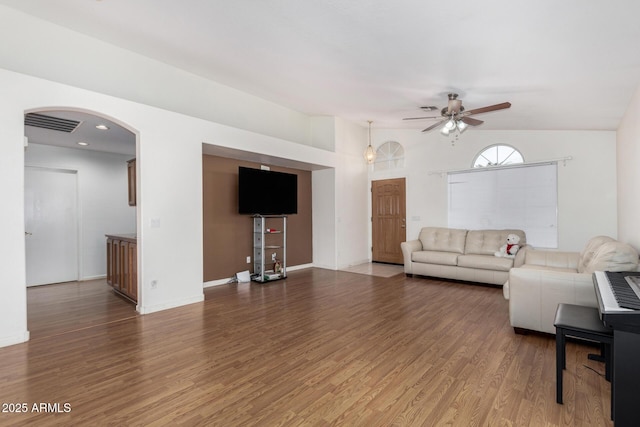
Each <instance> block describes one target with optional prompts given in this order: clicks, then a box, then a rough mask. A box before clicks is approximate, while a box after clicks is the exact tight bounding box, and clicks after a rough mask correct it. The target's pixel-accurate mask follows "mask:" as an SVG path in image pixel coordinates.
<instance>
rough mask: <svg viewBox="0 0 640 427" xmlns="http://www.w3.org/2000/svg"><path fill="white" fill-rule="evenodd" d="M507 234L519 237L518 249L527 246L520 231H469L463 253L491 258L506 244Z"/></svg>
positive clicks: (524, 237)
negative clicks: (490, 256) (489, 256)
mask: <svg viewBox="0 0 640 427" xmlns="http://www.w3.org/2000/svg"><path fill="white" fill-rule="evenodd" d="M509 234H517V235H518V237H520V243H519V245H520V247H523V246H524V245H526V244H527V241H526V236H525V234H524V231H522V230H469V232H468V233H467V241H466V245H465V248H464V253H465V254H477V255H492V256H493V255H494V253H495V252H496V251H498V250H499V249H500V247H501V246H502V245H505V244H506V243H507V236H508V235H509Z"/></svg>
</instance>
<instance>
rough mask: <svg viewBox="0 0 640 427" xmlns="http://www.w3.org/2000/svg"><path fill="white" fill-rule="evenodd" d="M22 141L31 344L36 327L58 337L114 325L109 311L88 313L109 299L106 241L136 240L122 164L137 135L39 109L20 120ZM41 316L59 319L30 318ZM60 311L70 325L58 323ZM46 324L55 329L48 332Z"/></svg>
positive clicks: (97, 120) (78, 112) (76, 114)
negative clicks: (108, 237) (122, 236)
mask: <svg viewBox="0 0 640 427" xmlns="http://www.w3.org/2000/svg"><path fill="white" fill-rule="evenodd" d="M25 137H26V138H25V227H26V228H25V262H26V266H27V275H26V276H27V286H28V290H27V296H28V304H27V314H28V319H29V329H30V332H31V336H32V337H34V336H35V337H38V336H42V335H41V334H40V331H38V330H34V329H33V327H36V329H37V328H38V326H37V325H40V326H43V327H44V329H46V330H48V331H49V332H55V333H60V332H67V331H68V330H64V329H65V328H72V329H71V330H73V329H74V328H79V327H83V326H84V325H83V322H86V323H89V324H95V323H96V322H101V321H112V320H113V313H110V309H111V308H113V305H108V304H107V305H105V306H94V307H89V305H90V304H91V301H92V300H91V298H94V300H95V301H94V303H95V304H102V303H103V302H105V300H104V297H102V299H100V298H101V297H98V296H97V293H96V291H101V292H102V291H106V292H110V289H108V287H107V285H106V280H105V275H106V260H107V254H106V242H105V235H107V234H116V233H126V234H128V235H133V236H136V235H137V217H138V215H137V207H136V206H129V204H128V195H127V192H128V182H127V170H128V169H127V161H128V160H130V159H132V158H135V157H136V153H137V152H138V150H137V141H138V137H137V133H136V132H135V131H133V130H130V128H128V127H127V126H126V125H123V124H121V123H120V122H118V121H117V120H116V119H113V118H110V117H107V116H105V115H102V114H100V113H96V112H93V111H87V110H82V109H73V108H39V109H32V110H29V111H26V112H25ZM135 259H136V261H137V255H136V257H135ZM58 266H64V267H65V271H60V269H59V268H57V267H58ZM136 275H137V273H136ZM136 282H137V281H136ZM54 283H58V284H60V283H62V284H60V285H52V284H54ZM39 285H52V286H46V288H47V289H44V288H45V287H44V286H39ZM136 286H137V285H136ZM36 287H37V288H38V289H36ZM136 290H137V289H136ZM32 295H39V296H37V297H35V298H30V297H31V296H32ZM42 295H46V297H43V296H42ZM56 298H60V299H61V300H60V301H59V303H58V304H57V305H55V309H53V310H51V308H50V307H48V306H47V304H48V303H49V302H51V301H55V299H56ZM127 304H128V306H129V307H128V309H125V310H124V311H126V312H131V311H133V314H135V305H134V304H131V303H127ZM43 307H47V308H45V309H43ZM82 307H85V312H84V314H83V313H82V310H83V308H82ZM131 308H133V310H131ZM40 309H42V311H49V312H50V314H51V315H57V316H59V318H58V319H57V320H56V321H55V322H53V321H49V320H47V319H46V318H45V317H43V316H42V315H41V314H42V313H40V312H37V313H36V312H34V310H40ZM65 310H66V312H70V315H69V317H73V319H68V320H69V321H67V319H65V318H63V317H64V314H65ZM71 312H72V314H71ZM60 316H62V318H61V317H60ZM34 319H36V320H34ZM83 319H84V320H83ZM32 320H33V322H32ZM52 323H56V324H58V326H59V329H57V330H55V331H53V330H52V329H51V324H52ZM60 328H62V330H61V329H60ZM34 333H35V334H34Z"/></svg>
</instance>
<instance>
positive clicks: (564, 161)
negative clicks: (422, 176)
mask: <svg viewBox="0 0 640 427" xmlns="http://www.w3.org/2000/svg"><path fill="white" fill-rule="evenodd" d="M567 160H573V157H572V156H566V157H559V158H557V159H549V160H540V161H536V162H527V163H515V164H511V165H503V166H485V167H482V168H469V169H451V170H438V171H429V172H427V174H428V175H440V176H443V175H445V174H450V173H463V172H482V171H486V170H499V169H511V168H521V167H527V166H540V165H545V164H550V163H557V162H563V166H566V165H567Z"/></svg>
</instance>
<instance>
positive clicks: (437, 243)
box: [418, 227, 467, 254]
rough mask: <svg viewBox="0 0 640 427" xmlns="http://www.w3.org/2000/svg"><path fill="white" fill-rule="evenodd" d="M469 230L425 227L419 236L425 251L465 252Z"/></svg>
mask: <svg viewBox="0 0 640 427" xmlns="http://www.w3.org/2000/svg"><path fill="white" fill-rule="evenodd" d="M466 237H467V230H460V229H456V228H440V227H424V228H423V229H422V230H421V231H420V236H419V237H418V238H419V240H420V242H421V243H422V249H423V250H425V251H441V252H456V253H459V254H461V253H464V243H465V239H466Z"/></svg>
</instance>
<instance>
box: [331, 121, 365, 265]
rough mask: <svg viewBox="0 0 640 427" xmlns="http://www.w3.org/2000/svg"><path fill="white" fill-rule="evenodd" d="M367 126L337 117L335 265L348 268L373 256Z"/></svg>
mask: <svg viewBox="0 0 640 427" xmlns="http://www.w3.org/2000/svg"><path fill="white" fill-rule="evenodd" d="M367 132H368V130H367V129H366V128H364V127H362V126H358V125H355V124H353V123H350V122H348V121H346V120H342V119H336V136H335V140H336V152H337V153H338V154H339V155H340V156H339V157H338V162H339V163H338V167H337V168H336V179H335V194H336V218H335V221H336V229H337V233H336V247H337V250H336V256H337V258H336V265H337V268H345V267H348V266H351V265H357V264H361V263H363V262H367V261H369V260H370V259H371V251H370V250H369V248H370V246H371V245H369V243H368V235H369V231H370V229H371V222H370V221H369V220H368V219H369V214H368V211H367V200H368V199H369V198H370V197H369V194H370V193H369V191H368V189H367V165H366V162H365V161H364V157H363V155H362V154H363V152H364V149H365V147H366V141H367Z"/></svg>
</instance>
